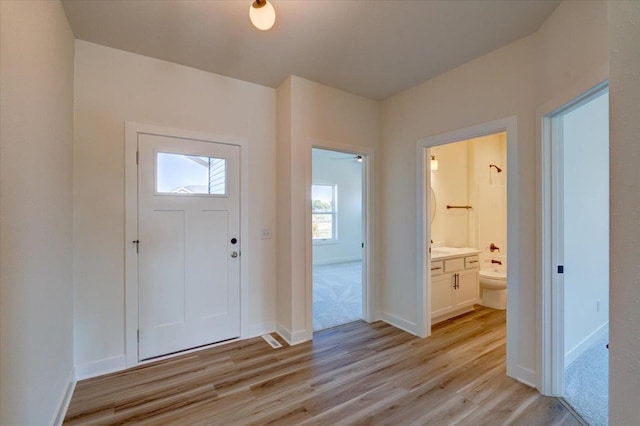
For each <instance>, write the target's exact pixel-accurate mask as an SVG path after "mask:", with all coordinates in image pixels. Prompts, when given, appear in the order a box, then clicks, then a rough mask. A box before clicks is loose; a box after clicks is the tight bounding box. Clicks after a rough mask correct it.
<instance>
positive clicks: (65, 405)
mask: <svg viewBox="0 0 640 426" xmlns="http://www.w3.org/2000/svg"><path fill="white" fill-rule="evenodd" d="M75 388H76V378H75V374H74V369H73V368H72V369H71V371H69V377H67V385H66V386H65V388H64V392H63V393H62V395H60V402H58V410H57V411H56V413H55V415H54V417H53V419H52V421H51V424H52V425H54V426H60V425H62V422H63V421H64V416H66V414H67V410H68V409H69V403H70V402H71V396H72V395H73V390H74V389H75Z"/></svg>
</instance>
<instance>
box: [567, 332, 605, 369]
mask: <svg viewBox="0 0 640 426" xmlns="http://www.w3.org/2000/svg"><path fill="white" fill-rule="evenodd" d="M608 330H609V321H607V322H605V323H604V324H602V325H601V326H600V327H598V328H596V329H595V330H594V331H593V332H592V333H591V334H589V335H588V336H587V337H585V338H584V339H582V340H581V341H580V342H578V343H577V344H576V345H575V346H574V347H573V348H571V349H569V350H568V351H567V352H566V353H565V354H564V365H565V368H568V367H569V365H571V363H572V362H573V361H575V360H576V359H577V358H578V357H579V356H580V355H582V354H583V353H584V352H585V351H586V350H587V349H589V348H590V347H591V346H593V345H594V344H595V343H596V342H597V341H598V340H599V339H600V338H601V337H602V336H604V335H605V334H607V331H608Z"/></svg>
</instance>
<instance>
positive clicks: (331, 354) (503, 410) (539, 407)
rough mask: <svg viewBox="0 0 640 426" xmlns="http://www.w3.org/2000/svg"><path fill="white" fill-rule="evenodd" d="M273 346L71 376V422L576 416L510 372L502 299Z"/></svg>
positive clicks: (462, 421) (388, 421) (556, 420)
mask: <svg viewBox="0 0 640 426" xmlns="http://www.w3.org/2000/svg"><path fill="white" fill-rule="evenodd" d="M278 339H279V341H280V342H281V343H283V347H282V348H280V349H272V348H271V347H270V346H269V345H268V344H267V343H266V342H265V341H264V340H263V339H261V338H256V339H249V340H245V341H236V342H231V343H229V344H225V345H222V346H218V347H213V348H208V349H203V350H201V351H198V352H194V353H190V354H186V355H183V356H178V357H174V358H171V359H167V360H162V361H158V362H154V363H148V364H145V365H142V366H139V367H136V368H133V369H129V370H126V371H122V372H118V373H114V374H109V375H106V376H102V377H98V378H94V379H89V380H84V381H81V382H79V383H78V384H77V386H76V389H75V391H74V394H73V397H72V400H71V403H70V405H69V409H68V411H67V415H66V418H65V424H70V425H119V424H122V425H124V424H141V425H174V424H175V425H225V426H227V425H265V424H278V425H298V424H305V425H454V424H458V425H474V426H475V425H483V424H486V425H502V424H505V425H507V424H508V425H521V424H522V425H571V426H573V425H578V424H579V422H578V421H577V420H575V419H574V418H573V417H572V415H571V413H569V412H568V411H567V410H566V409H565V408H564V407H563V406H562V405H561V404H560V403H559V402H558V400H557V399H555V398H548V397H544V396H541V395H540V394H538V393H537V391H536V390H534V389H532V388H529V387H527V386H525V385H523V384H522V383H519V382H517V381H515V380H513V379H511V378H509V377H507V376H506V368H505V351H506V319H505V312H504V311H497V310H493V309H489V308H484V307H477V308H476V309H475V310H474V311H472V312H469V313H467V314H464V315H462V316H459V317H457V318H452V319H449V320H446V321H443V322H441V323H439V324H436V325H434V327H433V328H432V335H431V337H429V338H426V339H419V338H417V337H415V336H412V335H410V334H408V333H406V332H403V331H401V330H398V329H396V328H394V327H392V326H390V325H389V324H386V323H383V322H376V323H373V324H367V323H365V322H362V321H358V322H354V323H350V324H345V325H343V326H338V327H334V328H331V329H328V330H323V331H320V332H318V333H316V334H315V335H314V340H313V341H311V342H306V343H303V344H300V345H296V346H293V347H291V346H289V345H287V344H286V343H284V341H282V339H280V338H278Z"/></svg>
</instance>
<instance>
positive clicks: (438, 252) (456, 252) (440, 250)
mask: <svg viewBox="0 0 640 426" xmlns="http://www.w3.org/2000/svg"><path fill="white" fill-rule="evenodd" d="M478 253H480V250H478V249H475V248H473V247H433V248H432V249H431V260H434V259H438V258H442V257H449V256H465V255H468V254H478Z"/></svg>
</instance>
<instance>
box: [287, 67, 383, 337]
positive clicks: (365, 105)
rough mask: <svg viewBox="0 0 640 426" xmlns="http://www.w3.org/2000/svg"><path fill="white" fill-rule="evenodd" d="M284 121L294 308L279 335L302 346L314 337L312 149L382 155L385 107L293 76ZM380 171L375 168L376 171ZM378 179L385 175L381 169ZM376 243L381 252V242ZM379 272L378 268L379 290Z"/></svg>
mask: <svg viewBox="0 0 640 426" xmlns="http://www.w3.org/2000/svg"><path fill="white" fill-rule="evenodd" d="M287 114H289V115H288V116H287ZM283 115H284V116H285V117H283ZM289 117H290V118H289ZM278 122H279V126H278V156H279V157H278V169H279V170H280V169H281V168H282V169H284V171H283V172H280V171H279V172H278V184H277V185H278V190H280V189H281V188H282V189H283V191H285V194H287V195H285V196H284V197H280V194H279V195H278V199H279V205H280V202H281V201H282V203H283V204H282V206H283V208H285V209H286V210H287V211H286V212H283V213H282V220H281V218H280V217H279V218H278V227H279V232H281V234H280V238H282V237H283V236H284V234H283V233H282V226H286V227H287V228H288V229H287V230H286V232H287V235H286V237H285V238H286V239H285V240H281V241H280V242H279V244H278V300H279V301H280V300H282V301H284V302H285V303H289V305H288V306H284V307H280V306H278V330H279V331H280V332H281V333H282V334H283V335H285V336H288V338H289V339H290V340H292V341H295V342H299V341H304V340H307V339H309V338H311V335H312V331H311V321H310V319H311V318H310V316H309V315H307V314H308V312H307V311H308V309H309V308H310V301H311V299H310V297H309V298H307V296H306V293H307V289H306V283H307V281H309V280H310V277H311V266H312V263H311V262H308V263H307V254H309V255H310V253H308V250H307V225H306V224H307V213H306V211H307V208H308V206H309V205H310V202H311V201H310V200H311V198H310V196H311V188H310V187H307V173H309V174H310V173H311V170H310V168H311V146H312V145H314V144H315V145H317V144H321V143H322V142H323V141H325V142H326V143H329V144H342V145H345V144H346V145H352V146H363V147H367V148H371V149H373V150H378V149H379V143H380V127H379V126H380V105H379V103H378V102H376V101H372V100H370V99H366V98H363V97H360V96H356V95H353V94H351V93H347V92H344V91H341V90H338V89H334V88H332V87H328V86H324V85H322V84H318V83H314V82H312V81H309V80H305V79H303V78H300V77H296V76H291V77H290V78H289V79H288V80H287V81H285V82H284V83H283V84H282V85H281V86H280V87H279V88H278ZM280 125H282V126H280ZM281 128H282V132H280V129H281ZM376 167H377V166H376V165H375V164H374V169H375V168H376ZM374 176H379V174H378V173H377V169H375V170H374ZM376 179H377V178H376ZM378 185H379V182H378V181H374V182H373V194H376V188H378ZM289 219H290V220H289ZM371 220H372V224H371V226H372V229H377V222H376V220H377V217H376V212H374V213H373V217H372V218H371ZM376 237H377V236H376ZM370 243H371V249H372V250H373V252H374V253H375V247H377V240H376V241H372V242H370ZM374 258H376V256H375V254H374ZM377 272H378V271H377V270H376V268H375V265H374V273H373V277H372V283H371V284H372V286H373V288H375V286H376V284H375V283H376V280H375V277H377V276H378V274H377ZM307 299H308V300H307Z"/></svg>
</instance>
